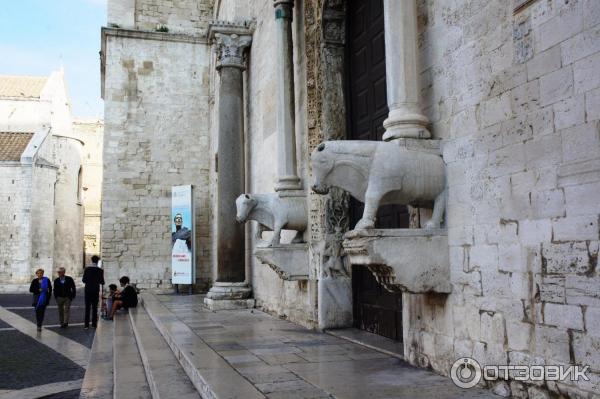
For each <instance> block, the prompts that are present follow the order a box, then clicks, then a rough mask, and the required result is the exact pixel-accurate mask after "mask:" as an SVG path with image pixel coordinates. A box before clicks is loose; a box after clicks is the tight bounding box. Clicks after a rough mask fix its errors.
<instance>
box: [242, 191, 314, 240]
mask: <svg viewBox="0 0 600 399" xmlns="http://www.w3.org/2000/svg"><path fill="white" fill-rule="evenodd" d="M305 201H306V200H305V198H304V197H283V198H282V197H279V195H277V194H276V193H268V194H242V195H240V196H239V197H238V198H237V199H236V200H235V206H236V208H237V215H236V219H237V221H238V222H240V223H245V222H247V221H248V220H256V221H257V222H258V226H259V228H258V238H262V237H261V236H262V232H263V231H264V230H272V231H273V238H272V239H271V242H270V244H269V246H273V245H278V244H279V243H280V239H281V230H282V229H286V230H296V236H295V237H294V239H293V240H292V243H299V242H302V233H303V232H304V231H305V230H306V224H307V213H306V202H305Z"/></svg>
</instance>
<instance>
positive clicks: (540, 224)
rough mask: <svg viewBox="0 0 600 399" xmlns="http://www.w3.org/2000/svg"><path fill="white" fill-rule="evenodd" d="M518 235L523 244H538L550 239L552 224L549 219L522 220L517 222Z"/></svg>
mask: <svg viewBox="0 0 600 399" xmlns="http://www.w3.org/2000/svg"><path fill="white" fill-rule="evenodd" d="M519 237H520V239H521V242H522V243H523V244H524V245H530V246H532V245H539V243H543V242H549V241H550V240H551V239H552V224H551V223H550V220H549V219H542V220H523V221H521V222H520V223H519Z"/></svg>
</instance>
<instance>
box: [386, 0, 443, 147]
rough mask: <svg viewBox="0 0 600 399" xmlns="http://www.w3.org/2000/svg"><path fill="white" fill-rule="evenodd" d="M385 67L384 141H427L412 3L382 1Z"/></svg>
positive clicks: (428, 135)
mask: <svg viewBox="0 0 600 399" xmlns="http://www.w3.org/2000/svg"><path fill="white" fill-rule="evenodd" d="M383 7H384V13H385V15H384V19H385V67H386V79H387V98H388V106H389V109H390V113H389V115H388V117H387V119H386V120H385V121H384V122H383V126H384V127H385V130H386V132H385V134H384V135H383V139H384V140H386V141H387V140H393V139H397V138H400V137H412V138H430V137H431V134H430V133H429V130H428V129H427V124H428V123H429V121H428V120H427V117H426V116H425V115H423V112H422V111H421V105H420V104H419V85H418V78H419V73H418V68H417V4H416V0H401V1H399V0H383Z"/></svg>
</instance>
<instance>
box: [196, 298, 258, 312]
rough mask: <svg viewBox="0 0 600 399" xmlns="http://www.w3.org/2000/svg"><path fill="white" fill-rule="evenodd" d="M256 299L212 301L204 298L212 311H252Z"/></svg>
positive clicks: (205, 303)
mask: <svg viewBox="0 0 600 399" xmlns="http://www.w3.org/2000/svg"><path fill="white" fill-rule="evenodd" d="M255 302H256V301H255V300H254V299H211V298H204V305H206V307H207V308H209V309H210V310H236V309H252V308H254V306H255V304H256V303H255Z"/></svg>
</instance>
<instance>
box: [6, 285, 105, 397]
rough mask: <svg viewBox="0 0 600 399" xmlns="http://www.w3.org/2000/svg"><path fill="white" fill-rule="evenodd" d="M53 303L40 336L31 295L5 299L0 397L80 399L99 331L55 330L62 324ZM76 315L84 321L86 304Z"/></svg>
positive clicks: (72, 327) (74, 310)
mask: <svg viewBox="0 0 600 399" xmlns="http://www.w3.org/2000/svg"><path fill="white" fill-rule="evenodd" d="M53 305H55V303H54V300H52V302H51V307H49V308H48V309H47V310H46V318H45V322H44V330H43V331H42V332H38V331H37V328H36V325H35V323H34V322H33V321H34V319H35V315H34V311H33V308H32V307H31V295H30V294H25V295H23V294H18V295H8V294H3V295H0V399H12V398H15V399H17V398H18V399H27V398H39V397H41V396H44V395H45V396H44V397H47V398H61V399H71V398H78V397H79V389H80V387H81V384H82V381H83V377H84V374H85V368H86V367H87V365H88V359H89V355H90V349H89V346H91V342H92V340H93V337H94V331H93V330H84V329H83V327H82V326H77V325H76V324H77V323H71V324H70V327H69V328H68V329H66V330H63V329H59V328H57V327H56V328H55V327H51V326H50V327H49V325H52V324H57V323H58V320H57V318H58V315H57V313H58V312H57V309H56V308H55V306H53ZM71 313H72V316H73V317H72V320H78V319H79V318H81V317H82V315H81V314H82V313H83V306H80V305H79V304H77V305H75V306H74V307H72V309H71ZM55 319H56V320H55Z"/></svg>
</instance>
